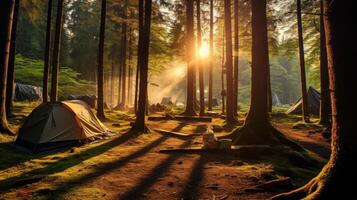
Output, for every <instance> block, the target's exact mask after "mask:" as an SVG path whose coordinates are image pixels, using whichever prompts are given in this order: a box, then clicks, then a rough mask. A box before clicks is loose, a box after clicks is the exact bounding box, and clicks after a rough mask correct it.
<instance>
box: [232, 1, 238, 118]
mask: <svg viewBox="0 0 357 200" xmlns="http://www.w3.org/2000/svg"><path fill="white" fill-rule="evenodd" d="M238 3H239V1H238V0H234V53H233V57H234V60H233V62H234V70H233V71H234V73H233V81H234V89H233V94H234V105H233V106H234V115H235V116H238V84H239V79H238V77H239V76H238V75H239V72H238V70H239V16H238V11H239V5H238Z"/></svg>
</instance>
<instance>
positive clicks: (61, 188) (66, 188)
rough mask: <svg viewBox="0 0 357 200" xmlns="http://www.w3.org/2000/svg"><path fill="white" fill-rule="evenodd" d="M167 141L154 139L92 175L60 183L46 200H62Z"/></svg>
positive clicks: (98, 169)
mask: <svg viewBox="0 0 357 200" xmlns="http://www.w3.org/2000/svg"><path fill="white" fill-rule="evenodd" d="M167 139H168V137H165V136H161V137H159V138H158V139H156V140H155V141H153V142H151V143H149V144H147V145H146V146H144V147H143V148H142V149H139V150H138V151H136V152H134V153H132V154H130V155H128V156H125V157H123V158H120V159H119V160H115V161H113V162H109V163H106V164H103V165H102V166H99V167H97V168H96V171H95V172H93V173H88V174H86V175H84V176H81V177H79V178H77V179H72V180H70V181H69V182H63V183H61V184H60V185H58V186H56V188H55V189H54V190H53V193H54V196H49V197H48V199H62V198H63V195H64V194H66V193H68V192H70V191H72V190H74V189H75V188H76V187H78V186H80V185H84V184H86V183H88V182H90V181H91V180H93V179H95V178H97V177H100V176H102V175H104V174H106V173H109V172H111V171H113V170H117V169H119V168H121V167H123V166H125V165H126V164H127V163H128V162H130V161H132V160H134V159H136V158H139V157H141V156H143V155H145V154H146V153H148V152H149V151H150V150H152V149H153V148H155V147H157V146H158V145H160V144H162V143H163V142H164V141H166V140H167ZM73 183H74V184H73ZM76 183H77V184H76ZM78 183H79V184H78Z"/></svg>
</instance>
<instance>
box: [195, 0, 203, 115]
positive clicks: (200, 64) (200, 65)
mask: <svg viewBox="0 0 357 200" xmlns="http://www.w3.org/2000/svg"><path fill="white" fill-rule="evenodd" d="M196 3H197V6H196V8H197V46H198V48H201V45H202V29H201V0H196ZM203 62H204V61H203V60H201V59H199V60H198V62H197V67H198V79H199V90H200V116H203V115H204V114H205V86H204V77H203Z"/></svg>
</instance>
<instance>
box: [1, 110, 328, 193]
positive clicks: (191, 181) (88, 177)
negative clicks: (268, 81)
mask: <svg viewBox="0 0 357 200" xmlns="http://www.w3.org/2000/svg"><path fill="white" fill-rule="evenodd" d="M35 106H36V104H18V103H16V110H15V111H16V113H15V116H14V117H13V118H11V119H10V122H11V126H12V128H13V129H14V130H16V129H17V128H18V126H19V125H20V124H21V121H22V120H23V119H24V117H25V116H27V115H28V114H29V112H30V111H31V110H32V109H33V108H34V107H35ZM180 111H182V110H181V109H179V108H175V111H174V112H176V113H179V112H180ZM106 114H107V117H108V120H107V121H106V122H104V123H105V125H106V126H108V127H109V128H110V129H112V130H114V131H116V132H117V134H116V135H115V136H113V137H112V138H110V139H107V140H102V141H97V142H94V143H91V144H88V145H85V146H82V147H74V148H71V149H62V150H58V151H53V152H47V153H40V154H25V153H23V152H21V151H19V150H17V149H16V147H15V146H13V145H12V144H11V141H13V140H14V138H12V137H8V136H3V135H1V134H0V155H5V156H1V157H0V199H267V198H269V197H271V196H272V195H274V194H276V193H278V192H281V191H284V190H289V189H291V188H285V189H284V188H282V190H279V188H278V190H276V189H277V188H275V189H272V190H266V189H265V190H261V191H258V190H252V189H251V188H254V187H255V186H257V185H259V184H262V183H266V182H267V181H269V180H272V179H276V178H279V177H291V179H292V182H293V183H294V184H295V186H294V187H297V186H299V185H301V184H303V183H305V182H306V181H308V180H309V179H310V178H311V177H313V176H314V175H315V174H316V173H317V172H318V171H319V170H320V168H321V166H322V164H323V163H324V162H325V160H324V159H322V158H321V157H320V156H318V154H319V153H320V152H319V151H315V150H317V148H316V147H314V148H311V150H312V151H309V152H306V153H304V155H303V157H301V155H300V154H299V155H296V152H293V151H287V150H285V149H275V151H277V152H286V153H284V154H273V156H272V155H266V154H261V155H253V154H252V155H244V156H242V155H235V154H219V153H207V154H181V153H173V154H171V153H161V152H160V150H161V149H172V148H179V147H180V148H187V147H197V146H201V145H202V139H201V137H202V136H201V135H200V134H202V132H204V130H205V129H206V128H207V126H209V125H212V124H214V125H218V126H223V125H224V121H223V120H222V119H221V118H214V120H213V122H212V124H209V123H202V122H195V123H188V122H180V121H176V120H167V121H156V122H149V125H150V127H151V128H161V129H165V130H170V131H177V132H184V133H187V134H193V135H194V136H193V137H189V138H179V137H171V136H168V135H163V134H159V133H157V132H154V131H153V132H152V133H150V134H142V135H133V134H132V133H130V132H129V133H128V132H127V130H128V129H129V128H130V122H131V121H132V120H133V119H134V116H133V114H128V113H127V112H121V111H107V112H106ZM243 116H244V113H241V115H240V118H242V117H243ZM272 117H273V123H274V124H276V125H279V126H278V128H279V129H282V130H284V133H287V134H288V136H290V137H292V138H293V139H295V140H296V141H298V142H300V143H301V144H303V145H307V146H308V145H311V144H313V145H316V146H317V147H324V145H327V144H328V143H327V142H325V143H324V141H323V140H318V139H316V138H314V137H312V139H311V137H310V135H311V133H309V131H311V130H316V127H310V125H309V126H306V127H302V128H300V129H293V126H294V124H295V123H297V122H300V118H299V117H298V116H289V115H285V114H274V115H273V116H272ZM222 131H223V132H225V131H228V130H227V129H223V130H222ZM318 134H319V133H317V132H316V133H315V135H318ZM314 151H315V153H314ZM307 155H308V156H307ZM299 156H300V157H299ZM310 158H313V159H312V160H311V159H310Z"/></svg>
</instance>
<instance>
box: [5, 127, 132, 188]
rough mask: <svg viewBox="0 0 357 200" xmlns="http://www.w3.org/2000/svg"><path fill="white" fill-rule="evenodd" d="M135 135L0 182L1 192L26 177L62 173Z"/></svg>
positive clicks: (117, 139) (124, 136) (121, 137)
mask: <svg viewBox="0 0 357 200" xmlns="http://www.w3.org/2000/svg"><path fill="white" fill-rule="evenodd" d="M133 136H134V134H133V133H132V132H127V133H124V134H123V135H121V136H119V137H118V138H115V139H113V140H111V141H109V142H106V143H103V144H100V145H99V146H96V147H93V148H90V149H87V150H84V151H83V152H80V153H76V154H73V155H71V156H68V157H64V158H60V159H59V160H57V161H56V162H55V163H51V164H48V165H47V166H45V167H43V168H39V169H34V170H32V171H29V172H24V173H22V174H20V175H18V176H14V177H10V178H7V179H5V180H2V181H0V192H3V191H6V190H9V189H11V188H14V187H16V186H14V183H16V181H17V180H19V179H23V178H26V177H30V176H34V175H43V174H54V173H58V172H62V171H64V170H66V169H68V168H70V167H73V166H76V165H78V164H80V163H81V162H83V161H85V160H88V159H90V158H92V157H95V156H98V155H100V154H103V153H104V152H106V151H108V150H110V149H112V148H114V147H116V146H118V145H120V144H123V143H124V142H126V141H128V140H129V139H130V138H131V137H133Z"/></svg>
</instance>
